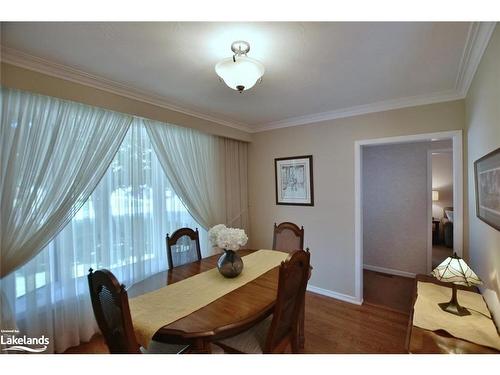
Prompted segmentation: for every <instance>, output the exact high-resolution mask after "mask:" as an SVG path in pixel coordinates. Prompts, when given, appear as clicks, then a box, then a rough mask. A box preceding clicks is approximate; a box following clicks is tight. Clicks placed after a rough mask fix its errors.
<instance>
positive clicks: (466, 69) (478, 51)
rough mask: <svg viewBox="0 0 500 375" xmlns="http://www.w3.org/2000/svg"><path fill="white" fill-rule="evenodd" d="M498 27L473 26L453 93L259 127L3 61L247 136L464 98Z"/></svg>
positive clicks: (4, 50)
mask: <svg viewBox="0 0 500 375" xmlns="http://www.w3.org/2000/svg"><path fill="white" fill-rule="evenodd" d="M495 25H496V22H472V23H471V25H470V27H469V31H468V34H467V40H466V42H465V46H464V50H463V53H462V57H461V60H460V64H459V69H458V74H457V78H456V82H455V87H454V88H453V89H451V90H447V91H442V92H437V93H432V94H424V95H417V96H411V97H406V98H398V99H391V100H384V101H380V102H375V103H370V104H363V105H358V106H353V107H348V108H341V109H337V110H333V111H327V112H320V113H313V114H309V115H304V116H298V117H291V118H287V119H283V120H279V121H272V122H268V123H264V124H260V125H257V126H250V125H248V124H245V123H241V122H235V121H228V120H225V119H220V118H216V117H213V116H211V115H207V114H204V113H200V112H196V111H192V110H188V109H186V108H183V107H180V106H178V105H175V104H172V103H169V102H168V101H167V100H166V99H165V98H163V97H161V96H158V95H155V94H152V93H148V92H146V91H142V90H139V89H137V88H135V87H131V86H127V85H124V84H121V83H118V82H115V81H112V80H109V79H106V78H103V77H98V76H95V75H92V74H89V73H86V72H83V71H80V70H78V69H75V68H72V67H69V66H66V65H62V64H58V63H55V62H52V61H49V60H45V59H42V58H39V57H36V56H32V55H30V54H27V53H24V52H21V51H18V50H15V49H12V48H8V47H4V46H0V47H1V53H0V60H1V61H4V62H6V63H9V64H12V65H16V66H19V67H22V68H26V69H29V70H34V71H37V72H40V73H44V74H47V75H50V76H53V77H57V78H61V79H65V80H68V81H72V82H76V83H79V84H83V85H86V86H91V87H94V88H96V89H100V90H104V91H107V92H111V93H113V94H118V95H121V96H124V97H127V98H130V99H134V100H139V101H141V102H145V103H148V104H152V105H155V106H158V107H162V108H166V109H169V110H172V111H176V112H180V113H183V114H186V115H189V116H193V117H196V118H200V119H203V120H207V121H211V122H214V123H217V124H220V125H223V126H228V127H231V128H234V129H238V130H241V131H244V132H247V133H258V132H262V131H267V130H273V129H281V128H287V127H292V126H299V125H306V124H314V123H319V122H323V121H329V120H335V119H340V118H346V117H353V116H359V115H365V114H369V113H376V112H383V111H390V110H394V109H401V108H407V107H415V106H420V105H426V104H433V103H441V102H447V101H453V100H460V99H464V98H465V97H466V95H467V92H468V90H469V87H470V85H471V83H472V79H473V78H474V74H475V73H476V70H477V68H478V66H479V63H480V62H481V58H482V56H483V54H484V51H485V50H486V47H487V46H488V42H489V40H490V38H491V35H492V34H493V30H494V29H495Z"/></svg>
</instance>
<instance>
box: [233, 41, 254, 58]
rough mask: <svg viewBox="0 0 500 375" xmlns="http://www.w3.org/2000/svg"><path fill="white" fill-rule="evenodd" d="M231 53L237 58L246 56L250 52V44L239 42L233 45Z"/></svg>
mask: <svg viewBox="0 0 500 375" xmlns="http://www.w3.org/2000/svg"><path fill="white" fill-rule="evenodd" d="M231 51H233V52H234V54H235V55H236V56H241V55H246V54H247V53H248V52H250V43H248V42H245V41H244V40H237V41H235V42H233V43H231Z"/></svg>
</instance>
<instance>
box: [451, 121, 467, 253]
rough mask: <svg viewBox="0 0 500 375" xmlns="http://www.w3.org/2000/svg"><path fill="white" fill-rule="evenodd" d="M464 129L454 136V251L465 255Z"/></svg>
mask: <svg viewBox="0 0 500 375" xmlns="http://www.w3.org/2000/svg"><path fill="white" fill-rule="evenodd" d="M462 142H463V141H462V131H458V132H457V134H455V136H453V146H452V148H453V251H454V252H455V253H457V254H458V255H459V256H460V257H463V241H464V236H463V228H464V210H463V206H464V192H463V187H464V178H463V171H464V164H463V154H462V151H463V146H462Z"/></svg>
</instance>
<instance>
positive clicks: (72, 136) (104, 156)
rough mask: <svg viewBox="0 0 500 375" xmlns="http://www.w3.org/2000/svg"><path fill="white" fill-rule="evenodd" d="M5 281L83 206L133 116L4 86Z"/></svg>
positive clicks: (1, 207) (1, 210) (0, 166)
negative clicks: (7, 276)
mask: <svg viewBox="0 0 500 375" xmlns="http://www.w3.org/2000/svg"><path fill="white" fill-rule="evenodd" d="M1 100H2V112H1V121H2V123H1V127H0V144H1V150H0V193H1V196H0V259H1V264H0V265H1V268H0V277H4V276H5V275H7V274H9V273H10V272H12V271H14V270H15V269H16V268H18V267H19V266H21V265H23V264H25V263H26V262H27V261H28V260H30V259H31V258H33V257H34V256H35V255H36V254H37V253H38V251H40V250H41V249H42V248H43V247H44V246H45V245H46V244H47V243H48V242H49V241H50V240H51V239H52V238H53V237H54V235H56V234H57V233H58V232H59V231H60V230H61V229H62V228H64V226H65V225H66V224H67V223H68V222H69V221H70V220H71V218H72V217H73V216H74V214H75V213H76V212H77V211H78V210H79V209H80V207H81V206H82V205H83V203H85V201H86V200H87V198H88V197H89V196H90V194H91V193H92V191H93V190H94V189H95V187H96V185H97V183H98V182H99V180H100V179H101V177H102V176H103V174H104V172H106V169H107V168H108V166H109V164H110V163H111V160H112V159H113V157H114V155H115V153H116V151H117V150H118V147H119V146H120V144H121V143H122V140H123V137H124V136H125V134H126V133H127V130H128V127H129V125H130V123H131V121H132V117H131V116H127V115H123V114H120V113H115V112H111V111H107V110H104V109H100V108H94V107H89V106H86V105H83V104H78V103H73V102H68V101H64V100H60V99H56V98H51V97H47V96H42V95H36V94H31V93H27V92H22V91H17V90H11V89H6V88H2V90H1Z"/></svg>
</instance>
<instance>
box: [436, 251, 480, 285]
mask: <svg viewBox="0 0 500 375" xmlns="http://www.w3.org/2000/svg"><path fill="white" fill-rule="evenodd" d="M432 275H433V276H434V277H435V278H436V279H438V280H440V281H444V282H447V283H453V284H459V285H465V286H472V285H481V284H482V283H483V282H482V281H481V280H480V279H479V277H477V275H476V274H475V273H474V271H472V270H471V269H470V267H469V266H468V265H467V263H465V261H464V260H463V259H462V258H460V257H458V256H457V255H456V254H453V256H451V257H448V258H446V259H445V260H444V262H443V263H441V264H440V265H439V266H437V267H436V268H434V270H433V271H432Z"/></svg>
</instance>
